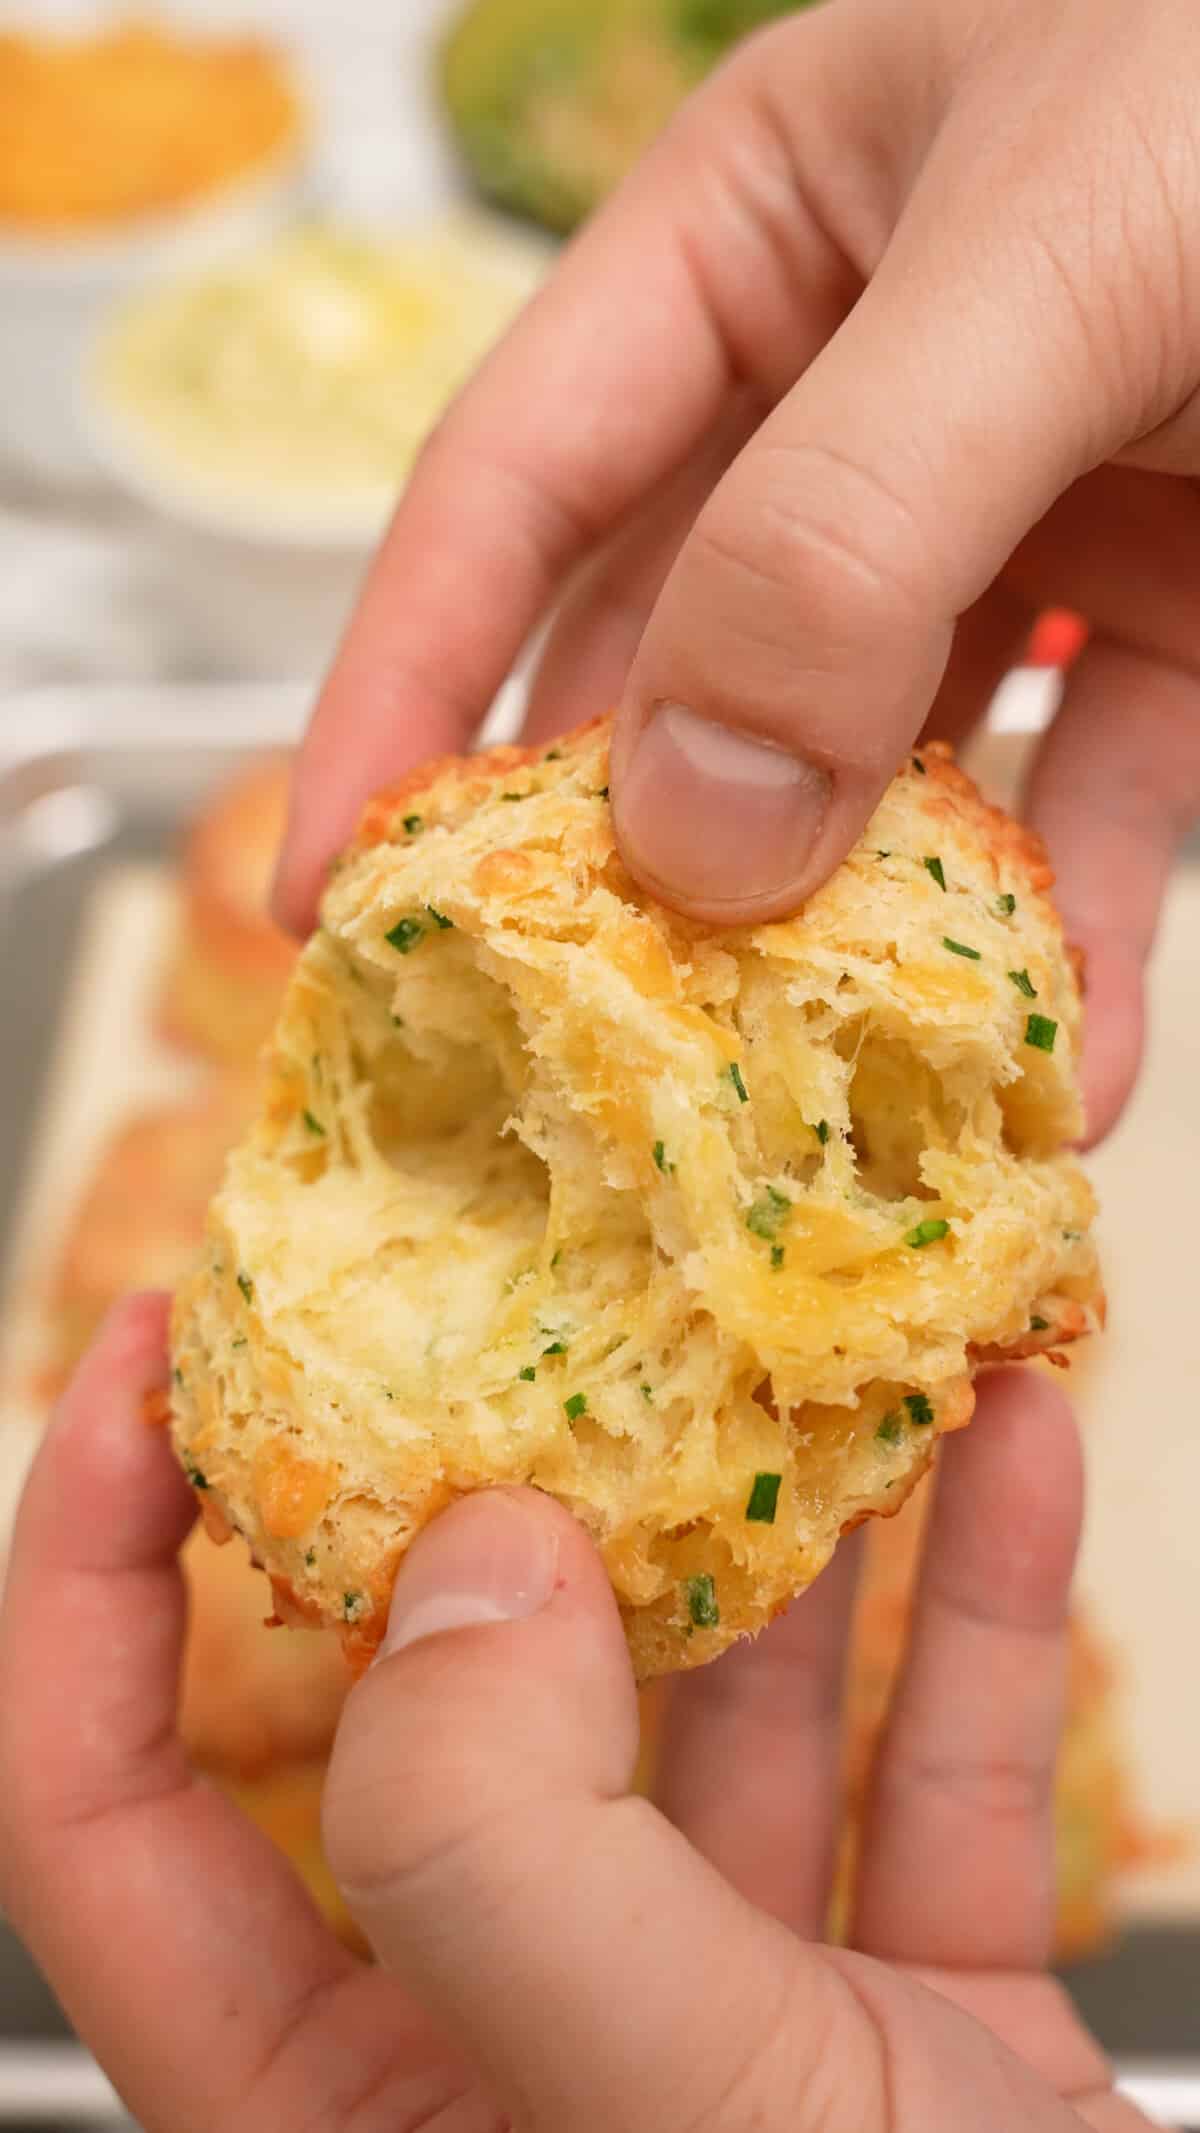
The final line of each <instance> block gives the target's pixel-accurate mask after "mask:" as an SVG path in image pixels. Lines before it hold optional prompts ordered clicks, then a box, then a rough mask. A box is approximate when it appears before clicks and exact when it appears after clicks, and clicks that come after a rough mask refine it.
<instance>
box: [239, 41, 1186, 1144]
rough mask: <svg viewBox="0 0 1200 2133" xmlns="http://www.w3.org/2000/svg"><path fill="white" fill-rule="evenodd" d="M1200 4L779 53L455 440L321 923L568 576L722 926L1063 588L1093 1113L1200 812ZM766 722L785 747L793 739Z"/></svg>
mask: <svg viewBox="0 0 1200 2133" xmlns="http://www.w3.org/2000/svg"><path fill="white" fill-rule="evenodd" d="M1198 75H1200V12H1198V11H1197V9H1196V7H1195V5H1194V4H1193V0H1145V4H1144V5H1142V6H1140V7H1136V8H1131V7H1130V6H1129V0H1051V4H1049V5H1047V0H916V4H907V5H899V4H898V0H836V5H832V6H825V7H821V8H818V9H814V10H813V11H812V12H811V13H808V12H806V13H804V14H803V15H801V16H798V17H795V18H793V19H791V20H785V21H783V22H782V23H780V24H778V25H775V26H773V27H772V28H770V29H768V30H766V31H764V32H763V33H761V34H760V35H758V36H757V37H754V38H752V39H751V40H750V41H749V42H748V43H747V44H746V45H745V46H744V47H742V48H741V49H740V50H739V51H738V52H737V53H736V54H735V55H734V57H733V58H732V60H731V61H730V62H729V63H728V64H727V65H726V66H725V67H724V68H722V69H721V70H720V71H719V72H718V73H717V74H716V75H715V76H714V77H713V78H712V80H711V81H710V82H709V83H707V84H706V85H705V87H704V88H703V89H702V90H701V91H700V92H699V93H698V94H697V95H696V96H695V97H693V98H692V100H691V101H690V103H689V104H688V105H686V106H685V107H684V109H683V111H682V113H681V114H680V115H679V117H678V118H677V120H676V121H675V123H674V124H673V125H672V126H671V127H670V128H669V129H668V131H667V132H666V134H665V135H664V136H663V137H662V139H661V141H660V142H659V144H658V145H657V146H656V147H655V149H654V150H653V152H652V153H651V154H650V155H649V156H648V157H647V158H646V160H645V162H644V163H643V164H642V166H641V167H640V169H639V170H638V171H637V172H635V174H634V175H633V177H632V178H631V180H630V181H629V182H628V183H627V184H626V185H625V186H624V187H623V188H622V189H621V191H620V192H619V193H618V194H617V196H616V197H615V198H614V199H613V201H612V202H611V203H610V204H609V206H608V207H607V208H606V210H605V211H603V212H602V213H601V214H600V215H598V216H597V217H596V218H595V220H594V221H593V222H592V224H591V225H590V226H589V227H588V229H587V230H586V231H585V233H584V235H583V236H582V238H581V239H580V240H579V241H577V243H576V244H574V245H573V246H572V247H571V248H570V249H569V250H568V252H567V254H566V256H565V258H564V260H563V262H562V264H561V266H560V268H559V270H558V271H557V273H556V274H555V275H554V277H553V279H552V280H551V282H550V284H549V286H548V288H547V289H546V291H545V292H544V293H543V294H542V295H541V296H540V297H539V298H538V300H537V301H536V302H535V303H534V304H533V306H532V307H531V309H530V310H529V311H528V312H527V314H526V315H525V316H524V318H523V319H522V320H521V321H520V322H519V323H518V325H517V326H516V328H515V330H514V331H513V332H512V333H511V334H510V335H509V336H508V338H507V339H506V341H505V342H504V343H503V344H502V346H501V347H500V349H499V350H498V351H497V352H496V354H494V355H493V357H492V358H491V360H490V361H489V362H488V363H487V364H485V366H484V367H483V369H482V370H481V371H480V373H479V374H478V375H477V377H476V378H475V380H474V382H473V383H472V384H471V385H469V386H468V388H467V390H466V391H465V392H464V393H463V394H462V396H461V397H460V399H459V400H458V402H457V403H456V405H455V406H454V408H453V409H452V411H451V412H450V414H449V416H448V417H447V418H446V420H445V421H444V422H443V424H442V425H441V427H440V429H439V430H438V431H437V433H436V434H435V436H434V437H433V439H432V440H431V442H430V444H429V445H428V448H427V450H426V451H425V454H424V456H423V459H422V461H421V464H420V466H419V468H418V470H417V472H416V474H415V476H414V478H413V480H412V482H411V484H410V486H409V488H408V491H407V493H406V495H405V498H404V500H403V502H402V504H401V506H400V508H399V510H398V512H397V514H396V518H395V522H394V524H393V527H392V530H391V532H390V534H389V536H388V538H387V541H386V543H385V545H384V547H383V550H382V552H381V554H380V556H379V559H378V561H377V563H376V565H375V568H374V571H373V573H372V575H371V578H370V581H369V583H368V585H367V588H366V591H365V594H364V596H363V599H362V603H361V606H360V608H359V611H358V614H357V617H356V619H355V620H354V622H353V624H352V625H351V628H350V631H349V634H348V636H347V638H346V640H345V643H344V645H343V647H342V650H341V653H340V655H339V657H338V659H337V662H336V665H335V666H334V669H333V672H332V674H331V676H330V678H329V680H328V682H327V684H326V687H325V690H324V693H323V696H322V699H321V702H320V705H319V707H318V710H317V714H316V718H315V721H314V723H313V727H312V731H311V734H310V736H309V740H308V745H307V748H306V751H305V754H304V757H303V760H302V763H301V766H300V771H299V777H298V782H297V788H296V798H295V811H294V818H293V822H292V828H291V834H290V838H289V842H288V845H287V849H286V857H285V861H284V865H283V870H282V874H281V878H280V887H279V893H278V909H279V911H280V913H281V915H282V916H283V918H284V920H285V922H287V923H290V924H291V925H293V926H294V927H297V928H303V927H305V926H306V925H307V924H308V923H309V921H310V919H311V916H312V912H313V908H314V905H315V901H316V898H317V895H318V893H319V888H320V884H321V882H322V880H323V878H324V870H325V867H326V864H327V862H328V860H329V858H330V856H331V854H332V853H333V851H334V850H335V848H336V847H337V846H338V844H339V843H340V842H341V841H342V840H344V839H345V837H346V836H347V835H348V833H349V831H350V829H351V827H352V824H353V821H354V817H355V814H356V811H357V809H358V806H359V804H360V802H361V800H362V799H363V798H364V796H365V795H366V793H367V792H368V790H370V789H372V788H374V787H376V786H378V785H380V784H382V783H383V782H385V781H386V780H387V779H389V778H390V777H392V776H394V775H395V774H397V773H398V772H399V771H401V770H402V769H404V768H406V767H407V766H408V765H409V764H411V763H412V762H414V761H415V760H417V759H418V758H420V757H422V756H425V755H428V754H435V753H438V752H440V751H442V750H444V749H446V748H458V747H460V746H462V745H464V744H465V743H466V741H467V739H468V737H469V735H470V734H471V732H472V731H473V729H474V727H475V725H476V723H477V721H478V719H479V717H480V716H481V714H482V712H483V710H484V709H485V707H486V705H487V703H488V702H489V700H490V698H491V696H492V693H493V691H494V690H495V688H496V687H497V686H498V684H499V682H500V680H501V678H502V676H503V675H504V673H505V670H506V669H507V667H508V666H509V663H510V662H511V660H512V659H513V657H514V655H515V654H516V652H517V651H518V649H519V647H520V645H521V643H522V641H523V640H524V638H525V637H526V634H527V632H528V631H529V630H530V628H531V626H532V625H533V624H534V623H535V622H536V621H537V619H538V618H539V616H540V615H541V614H542V612H543V610H544V609H545V608H546V607H547V605H548V603H550V602H551V600H553V599H554V598H556V597H557V596H558V595H559V594H560V593H561V592H562V591H563V589H564V586H565V587H566V596H565V601H564V604H563V607H562V609H561V612H560V615H559V619H558V622H557V626H556V628H555V631H554V633H553V635H552V637H551V640H550V643H549V647H548V650H547V652H546V655H545V658H544V659H543V662H542V667H541V672H540V677H539V679H538V681H537V684H536V686H535V689H534V692H533V702H532V709H531V713H530V721H529V724H530V731H531V733H532V734H533V735H535V736H542V735H545V734H547V733H549V732H551V731H553V730H555V729H556V728H557V727H559V726H561V725H563V724H567V723H574V722H576V721H577V720H579V719H580V718H582V717H584V716H587V715H590V714H591V713H593V712H595V711H597V710H604V709H607V708H609V707H610V705H611V703H613V702H615V701H617V700H618V699H619V700H620V714H619V720H618V733H617V742H616V747H615V750H614V760H613V775H612V786H613V805H614V811H615V817H616V824H617V830H618V835H619V838H620V842H621V847H622V850H623V853H624V855H625V858H626V860H627V861H628V864H629V866H630V867H631V869H632V870H633V872H634V873H635V875H636V876H637V877H638V878H639V879H640V880H641V881H642V882H643V883H644V884H645V885H646V886H647V887H649V888H650V889H652V890H654V891H655V892H656V893H658V894H660V895H661V896H662V897H664V898H665V899H666V900H667V901H669V902H672V903H675V904H677V905H678V906H679V907H680V908H682V909H684V910H688V911H691V912H693V913H697V914H699V915H701V916H704V917H715V918H721V919H743V918H744V919H751V918H761V917H763V916H766V915H769V914H774V913H778V912H782V911H785V910H788V909H790V908H793V907H795V906H797V905H798V904H799V903H800V902H801V901H802V900H803V898H804V897H805V896H806V895H808V894H809V893H810V891H811V890H813V889H814V888H815V887H816V886H817V885H818V884H819V883H820V882H821V881H822V880H823V879H824V877H825V876H826V875H827V874H828V873H829V872H830V871H831V869H832V868H833V867H834V865H835V864H836V863H837V862H838V860H839V859H840V858H841V857H842V856H843V854H844V853H845V852H846V850H847V849H848V847H849V845H850V844H851V842H852V841H853V839H854V838H855V836H856V835H857V833H858V832H859V830H860V829H861V827H862V825H863V823H864V821H865V819H866V817H867V815H868V813H869V811H870V810H871V808H872V807H873V805H874V804H875V802H876V800H877V799H878V797H879V794H880V792H881V791H882V789H883V787H884V785H885V783H886V782H887V780H888V779H889V777H890V776H891V775H892V773H893V772H894V770H895V768H896V766H897V764H898V762H899V761H900V759H901V758H902V756H903V754H904V752H905V750H907V749H908V748H909V747H910V745H911V744H912V742H913V740H914V739H915V738H916V736H917V735H918V734H919V733H921V732H922V731H927V732H928V733H930V734H941V735H943V736H945V737H947V738H950V739H957V738H961V737H962V736H963V735H964V734H966V733H967V732H968V731H969V729H970V728H971V726H972V725H973V723H974V722H975V721H976V720H977V719H978V718H979V716H980V714H981V711H982V709H983V707H984V705H985V704H986V702H987V699H988V697H989V696H990V694H991V692H992V690H993V688H994V685H995V684H996V682H997V681H998V680H999V678H1000V677H1001V676H1002V674H1003V673H1004V671H1005V670H1006V669H1007V668H1008V667H1009V666H1010V665H1011V664H1012V663H1013V662H1014V660H1015V659H1016V658H1017V657H1018V656H1019V654H1020V650H1021V647H1022V645H1023V642H1024V641H1025V640H1026V639H1027V637H1028V633H1029V629H1030V626H1031V623H1032V621H1033V618H1034V616H1035V615H1036V613H1037V611H1038V610H1039V609H1040V608H1042V607H1045V606H1047V605H1049V604H1060V603H1061V604H1063V605H1066V606H1069V607H1073V608H1076V609H1079V610H1081V611H1082V612H1083V613H1085V614H1086V615H1087V616H1088V617H1089V619H1090V621H1091V624H1092V629H1093V635H1092V641H1091V643H1090V645H1089V647H1088V649H1087V651H1086V652H1085V654H1084V656H1083V658H1082V660H1081V661H1080V662H1079V664H1078V666H1077V667H1076V668H1075V670H1074V672H1073V673H1072V675H1071V677H1070V681H1069V685H1068V688H1067V692H1066V697H1065V701H1064V703H1063V707H1062V710H1061V712H1060V713H1059V716H1058V718H1057V720H1056V722H1055V724H1054V727H1053V729H1052V731H1051V732H1050V734H1049V736H1048V738H1047V739H1046V741H1045V743H1044V745H1043V747H1042V749H1041V752H1040V755H1039V757H1038V761H1037V764H1036V768H1035V770H1034V773H1033V778H1032V783H1031V787H1030V791H1029V794H1028V811H1029V814H1030V817H1031V819H1032V820H1033V822H1034V823H1035V825H1036V826H1037V827H1038V828H1040V829H1041V830H1042V831H1043V833H1044V834H1045V836H1046V838H1047V840H1048V842H1049V844H1050V848H1051V853H1052V856H1053V858H1054V860H1055V862H1056V864H1057V867H1058V870H1059V881H1060V901H1061V904H1062V908H1063V911H1064V914H1065V917H1066V920H1067V925H1068V929H1069V931H1070V934H1071V936H1072V938H1073V939H1074V940H1076V941H1077V942H1078V943H1079V944H1080V946H1082V947H1083V948H1084V949H1085V951H1086V953H1087V957H1088V967H1089V973H1090V990H1091V1004H1092V1014H1091V1018H1090V1032H1089V1040H1088V1056H1087V1061H1086V1069H1085V1079H1086V1085H1087V1098H1088V1110H1089V1120H1090V1130H1091V1133H1092V1135H1093V1137H1095V1136H1098V1135H1099V1134H1100V1133H1101V1132H1103V1131H1104V1130H1105V1129H1106V1128H1107V1127H1108V1126H1109V1125H1110V1124H1111V1122H1112V1120H1113V1118H1114V1117H1115V1116H1116V1113H1117V1112H1118V1110H1119V1109H1120V1106H1121V1104H1122V1102H1123V1100H1124V1098H1125V1096H1126V1094H1127V1092H1128V1089H1129V1087H1130V1084H1131V1081H1132V1079H1133V1075H1134V1073H1135V1070H1136V1065H1137V1060H1138V1055H1139V1051H1140V1044H1141V1014H1142V1008H1141V973H1142V967H1143V964H1144V961H1145V958H1146V955H1147V953H1148V950H1149V947H1150V944H1151V940H1152V936H1153V932H1154V926H1155V920H1156V915H1157V912H1158V907H1159V902H1160V899H1161V896H1162V892H1163V886H1164V882H1165V879H1166V875H1167V872H1168V869H1169V865H1170V861H1171V857H1172V853H1173V850H1174V847H1175V844H1176V842H1177V840H1178V838H1179V837H1180V835H1181V833H1182V832H1183V831H1184V830H1185V829H1186V828H1187V827H1189V826H1190V824H1191V823H1192V821H1193V820H1194V819H1195V816H1196V813H1197V811H1198V807H1200V718H1197V715H1196V710H1197V693H1198V677H1200V610H1198V609H1197V604H1196V601H1195V597H1194V587H1195V577H1196V568H1197V562H1198V561H1200V516H1198V514H1197V501H1196V494H1195V490H1194V487H1193V485H1192V482H1191V481H1190V480H1189V479H1184V480H1182V481H1181V480H1178V479H1169V478H1168V477H1170V476H1180V475H1182V476H1184V477H1191V476H1195V475H1196V474H1197V473H1200V411H1198V405H1197V400H1196V389H1197V385H1198V383H1200V313H1198V310H1197V297H1196V288H1197V272H1196V267H1197V260H1196V241H1197V240H1196V231H1197V229H1200V157H1198V156H1197V152H1196V131H1195V112H1194V103H1195V93H1194V85H1195V82H1196V80H1197V78H1198ZM764 744H767V745H764Z"/></svg>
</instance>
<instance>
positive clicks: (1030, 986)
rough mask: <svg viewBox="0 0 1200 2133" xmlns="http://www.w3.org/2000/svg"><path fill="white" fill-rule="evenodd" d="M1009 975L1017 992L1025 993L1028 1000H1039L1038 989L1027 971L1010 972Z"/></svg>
mask: <svg viewBox="0 0 1200 2133" xmlns="http://www.w3.org/2000/svg"><path fill="white" fill-rule="evenodd" d="M1008 974H1009V977H1010V978H1011V979H1012V981H1013V984H1014V985H1015V986H1016V988H1017V991H1018V992H1023V993H1024V995H1025V998H1026V999H1027V1000H1036V999H1037V987H1036V985H1035V984H1034V982H1033V979H1032V978H1031V977H1030V975H1029V972H1028V971H1027V970H1010V971H1009V973H1008Z"/></svg>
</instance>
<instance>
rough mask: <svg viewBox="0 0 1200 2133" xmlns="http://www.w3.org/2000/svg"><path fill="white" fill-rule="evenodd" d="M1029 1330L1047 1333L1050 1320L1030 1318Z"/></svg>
mask: <svg viewBox="0 0 1200 2133" xmlns="http://www.w3.org/2000/svg"><path fill="white" fill-rule="evenodd" d="M1029 1330H1030V1332H1031V1333H1049V1331H1050V1321H1049V1319H1048V1318H1037V1317H1034V1318H1031V1319H1030V1321H1029Z"/></svg>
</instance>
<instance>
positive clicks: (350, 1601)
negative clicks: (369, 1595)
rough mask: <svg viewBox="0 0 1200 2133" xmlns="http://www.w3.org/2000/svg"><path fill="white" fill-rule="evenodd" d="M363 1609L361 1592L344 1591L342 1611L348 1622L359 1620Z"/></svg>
mask: <svg viewBox="0 0 1200 2133" xmlns="http://www.w3.org/2000/svg"><path fill="white" fill-rule="evenodd" d="M362 1609H363V1596H362V1594H361V1592H344V1593H343V1594H342V1613H343V1615H344V1616H345V1618H346V1620H347V1622H357V1620H358V1618H359V1616H360V1614H361V1613H362Z"/></svg>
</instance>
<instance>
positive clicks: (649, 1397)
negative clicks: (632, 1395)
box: [642, 1385, 654, 1407]
mask: <svg viewBox="0 0 1200 2133" xmlns="http://www.w3.org/2000/svg"><path fill="white" fill-rule="evenodd" d="M642 1398H643V1400H645V1401H646V1403H647V1405H648V1406H650V1407H653V1405H654V1394H653V1393H652V1392H651V1390H650V1387H649V1386H648V1385H643V1387H642Z"/></svg>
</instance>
